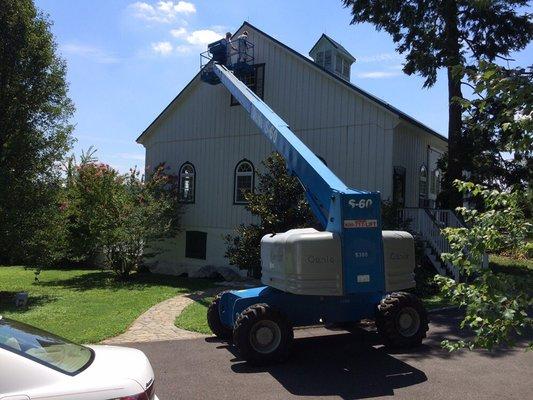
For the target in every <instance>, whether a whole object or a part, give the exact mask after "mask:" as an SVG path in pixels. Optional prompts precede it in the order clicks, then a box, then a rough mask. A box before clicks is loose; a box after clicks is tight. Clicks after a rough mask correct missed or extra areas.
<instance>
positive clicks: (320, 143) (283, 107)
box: [141, 26, 428, 265]
mask: <svg viewBox="0 0 533 400" xmlns="http://www.w3.org/2000/svg"><path fill="white" fill-rule="evenodd" d="M246 29H247V30H248V32H249V36H248V38H249V39H248V40H249V41H251V42H252V43H254V45H255V62H256V63H257V64H260V63H264V64H265V77H264V100H265V102H266V103H267V104H268V105H269V106H270V107H271V108H272V109H273V110H274V111H275V112H276V113H278V114H279V115H280V116H281V117H282V118H283V119H284V120H285V121H286V122H287V123H288V124H289V126H290V127H291V129H292V130H293V131H294V132H295V133H296V134H297V135H298V137H300V139H302V141H303V142H304V143H306V144H307V145H308V146H309V148H310V149H311V150H312V151H313V152H315V154H317V155H319V156H320V157H322V158H323V159H324V160H325V161H326V163H327V165H328V167H329V168H330V169H331V170H332V171H333V172H334V173H335V174H337V175H338V176H339V178H340V179H341V180H343V181H344V182H345V183H346V184H347V185H348V186H350V187H353V188H357V189H364V190H370V191H380V192H381V193H382V198H383V199H390V198H391V197H392V171H393V164H394V163H393V161H394V162H396V159H397V157H396V151H393V148H394V147H395V144H394V141H395V139H394V138H393V136H394V133H395V127H396V126H397V125H398V123H399V121H400V119H399V117H398V116H397V115H396V114H394V113H392V112H391V111H390V110H388V109H386V108H384V107H383V106H381V105H380V104H378V103H376V102H374V101H372V100H371V99H369V98H367V97H365V96H363V95H362V94H360V93H358V92H356V91H355V90H353V89H351V88H349V87H347V86H346V85H345V84H343V83H342V82H339V81H338V80H337V79H335V78H333V77H331V76H330V75H329V74H327V73H326V72H324V71H323V70H321V69H319V68H317V67H315V66H313V65H311V64H310V63H307V62H305V61H303V60H301V59H300V57H298V56H297V55H295V54H293V53H291V52H290V51H288V50H287V49H285V48H283V47H282V46H280V45H279V44H277V43H275V42H273V41H272V40H270V39H269V38H267V37H265V36H264V35H262V34H261V33H259V32H257V31H255V30H253V29H250V27H248V26H247V27H246ZM239 33H240V32H237V35H238V34H239ZM426 136H428V135H427V134H426ZM402 140H403V139H402ZM141 142H142V144H143V145H144V146H145V148H146V165H147V167H148V168H153V167H154V166H155V165H157V164H158V163H160V162H166V163H167V165H169V166H170V167H171V169H172V171H174V172H176V173H177V172H178V169H179V167H180V166H181V165H182V164H183V163H185V162H191V163H192V164H193V165H194V167H195V169H196V189H195V203H194V204H189V205H187V206H186V212H185V214H184V216H183V226H184V229H186V230H188V229H196V230H202V231H206V232H208V234H209V235H210V236H209V237H208V259H207V260H201V261H198V260H186V259H184V250H183V248H182V247H184V244H183V241H184V239H183V237H182V236H183V235H180V237H179V238H177V241H178V247H181V248H180V249H175V248H174V247H172V248H173V254H170V253H169V254H167V255H165V256H164V257H163V256H162V259H163V258H164V259H166V261H165V262H164V263H170V262H171V263H173V264H174V265H178V264H179V265H181V264H192V265H206V264H217V265H218V264H222V263H223V264H226V263H227V261H226V260H225V259H224V257H223V247H222V244H221V243H223V242H222V235H223V234H225V233H229V232H231V231H232V230H233V229H234V228H235V227H237V226H238V225H239V224H241V223H244V224H248V223H250V222H252V221H254V217H253V216H251V215H250V213H249V212H248V211H246V210H245V207H244V206H243V205H235V204H233V191H234V182H233V180H234V169H235V166H236V164H237V163H238V162H239V161H240V160H242V159H247V160H250V161H252V163H253V164H254V166H255V168H256V170H257V169H259V168H261V161H262V160H264V159H265V158H266V157H267V156H268V155H269V154H270V153H271V152H272V151H273V150H274V149H273V147H272V145H271V144H270V142H269V141H268V140H267V139H266V138H264V137H263V135H262V134H261V133H260V132H259V130H258V129H257V128H256V127H255V125H254V124H253V123H252V122H251V120H250V118H249V116H248V114H247V113H246V112H245V111H244V110H243V109H242V108H241V107H240V106H233V107H231V106H230V94H229V92H228V91H227V89H225V88H224V87H223V86H222V85H216V86H212V85H209V84H206V83H203V82H201V81H200V79H199V77H198V76H197V77H196V78H195V79H194V80H193V82H191V84H189V86H188V87H187V88H186V89H185V91H184V92H183V93H182V94H181V95H180V96H179V97H178V98H177V99H176V100H175V101H174V102H173V103H172V104H171V105H170V106H169V108H168V109H167V110H166V111H165V112H164V113H163V114H162V115H161V116H160V117H159V118H158V119H157V120H156V121H155V123H154V124H153V125H152V126H151V127H150V128H149V129H148V130H147V132H146V133H145V134H144V135H143V137H142V140H141ZM398 143H399V142H398ZM424 154H425V153H424ZM398 160H399V161H401V160H400V158H398ZM399 161H398V162H399ZM402 162H403V161H402ZM394 165H396V164H394ZM398 165H399V164H398ZM408 192H409V189H408ZM210 243H211V244H210Z"/></svg>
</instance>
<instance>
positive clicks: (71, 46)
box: [60, 43, 120, 64]
mask: <svg viewBox="0 0 533 400" xmlns="http://www.w3.org/2000/svg"><path fill="white" fill-rule="evenodd" d="M60 50H61V52H62V53H65V54H70V55H74V56H78V57H82V58H86V59H89V60H91V61H93V62H96V63H99V64H116V63H118V62H119V61H120V59H119V58H118V57H116V56H114V55H113V54H110V53H108V52H106V51H105V50H102V49H100V48H99V47H95V46H90V45H85V44H76V43H67V44H64V45H62V46H61V47H60Z"/></svg>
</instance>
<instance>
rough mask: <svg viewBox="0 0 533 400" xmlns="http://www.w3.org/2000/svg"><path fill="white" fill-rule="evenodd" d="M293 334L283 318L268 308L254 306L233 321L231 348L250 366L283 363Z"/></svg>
mask: <svg viewBox="0 0 533 400" xmlns="http://www.w3.org/2000/svg"><path fill="white" fill-rule="evenodd" d="M293 339H294V332H293V330H292V326H291V324H290V323H289V321H288V320H287V318H286V317H285V315H284V314H283V313H282V312H281V311H279V310H278V309H276V308H275V307H271V306H269V305H268V304H264V303H258V304H253V305H251V306H250V307H248V308H247V309H245V310H244V311H243V312H242V313H241V314H240V315H239V316H238V317H237V320H236V321H235V326H234V329H233V344H234V345H235V346H236V347H237V350H238V352H239V355H240V356H241V357H242V358H243V359H244V360H246V361H247V362H249V363H250V364H253V365H265V364H271V363H276V362H281V361H284V360H285V359H286V358H287V357H288V356H289V352H290V348H291V345H292V341H293Z"/></svg>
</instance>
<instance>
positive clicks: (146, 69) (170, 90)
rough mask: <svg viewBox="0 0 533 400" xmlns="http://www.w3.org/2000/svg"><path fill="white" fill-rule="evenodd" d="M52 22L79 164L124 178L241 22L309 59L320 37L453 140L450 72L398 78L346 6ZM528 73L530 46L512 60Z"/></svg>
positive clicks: (107, 4) (249, 5) (232, 1)
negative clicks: (156, 126)
mask: <svg viewBox="0 0 533 400" xmlns="http://www.w3.org/2000/svg"><path fill="white" fill-rule="evenodd" d="M36 5H37V7H38V8H39V9H40V10H42V11H43V12H45V13H47V14H48V15H49V17H50V19H51V20H52V22H53V26H52V31H53V33H54V35H55V37H56V41H57V44H58V50H59V52H60V54H61V56H62V57H63V58H64V59H65V60H66V61H67V66H68V72H67V80H68V82H69V85H70V92H69V94H70V97H71V98H72V100H73V101H74V103H75V105H76V109H77V111H76V113H75V116H74V118H73V121H72V122H73V123H74V124H75V131H74V137H75V138H76V143H75V145H74V149H73V152H74V153H75V154H76V155H79V154H80V153H81V151H83V150H87V149H88V148H89V147H90V146H93V147H94V148H96V149H97V153H96V156H97V157H98V158H99V160H100V161H102V162H105V163H108V164H110V165H111V166H113V167H115V168H117V169H119V170H120V171H122V172H126V171H127V170H128V169H129V168H131V167H134V166H139V167H143V166H144V149H143V147H142V146H141V145H139V144H137V143H136V142H135V139H136V138H137V137H138V136H139V135H140V134H141V133H142V131H143V130H144V129H145V128H146V127H147V126H148V125H149V124H150V123H151V122H152V121H153V120H154V118H155V117H156V116H157V115H158V114H159V113H160V112H161V111H162V110H163V109H164V108H165V107H166V106H167V105H168V103H169V102H170V101H172V99H173V98H174V97H175V96H176V95H177V94H178V93H179V92H180V91H181V89H183V87H185V85H186V84H187V83H188V82H189V81H190V80H191V79H192V78H193V77H194V76H195V74H196V73H197V72H198V69H199V64H200V60H199V54H200V53H201V52H202V51H204V50H205V48H206V46H207V43H210V42H212V41H214V40H216V39H218V38H219V37H220V36H222V35H223V34H224V33H225V32H226V31H230V32H234V31H235V30H236V29H238V28H239V27H240V26H241V24H242V23H243V21H249V22H250V23H252V24H253V25H255V26H257V27H258V28H259V29H261V30H263V31H265V32H266V33H268V34H270V35H271V36H274V37H275V38H276V39H278V40H280V41H281V42H283V43H285V44H286V45H288V46H289V47H291V48H293V49H295V50H296V51H298V52H300V53H302V54H304V55H307V54H308V52H309V50H310V49H311V47H312V46H313V44H314V43H315V42H316V40H317V39H318V38H319V37H320V35H321V34H322V33H326V34H328V35H329V36H331V37H332V38H333V39H335V40H336V41H337V42H339V43H341V44H342V45H343V46H344V47H345V48H346V49H348V51H350V53H351V54H352V55H353V56H354V57H355V58H356V59H357V61H356V62H355V64H354V65H353V66H352V83H354V84H356V85H357V86H359V87H361V88H362V89H364V90H366V91H368V92H370V93H372V94H373V95H375V96H377V97H379V98H381V99H383V100H385V101H387V102H388V103H390V104H392V105H393V106H395V107H397V108H399V109H400V110H402V111H404V112H406V113H407V114H409V115H411V116H412V117H414V118H416V119H418V120H419V121H421V122H422V123H424V124H426V125H428V126H429V127H431V128H433V129H434V130H436V131H437V132H439V133H442V134H444V135H446V131H447V123H448V118H447V94H446V93H447V89H446V88H447V86H446V79H445V78H446V76H445V73H444V71H441V72H440V74H439V79H438V82H437V84H436V85H435V86H433V87H432V88H430V89H424V88H423V87H422V85H423V79H422V78H420V77H417V76H407V75H405V74H404V73H403V72H402V71H401V68H402V62H403V58H402V56H401V55H399V54H398V53H397V52H395V45H394V43H393V41H392V39H391V37H390V36H389V35H388V34H387V33H385V32H377V31H376V30H375V28H374V27H373V26H372V25H369V24H358V25H350V13H349V10H348V9H345V8H343V7H342V4H341V1H340V0H329V1H324V0H306V1H294V0H292V1H287V0H269V1H268V2H267V1H264V0H248V1H242V0H240V1H237V0H228V1H224V0H190V1H184V0H178V1H172V0H168V1H167V0H165V1H152V0H145V1H132V0H129V1H128V0H90V1H89V0H76V1H72V0H36ZM513 57H514V58H515V59H516V62H514V63H513V65H527V64H528V63H531V60H532V59H533V46H529V47H528V48H527V49H526V50H524V51H522V52H520V53H519V54H514V55H513Z"/></svg>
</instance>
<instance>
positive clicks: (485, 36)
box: [343, 0, 533, 205]
mask: <svg viewBox="0 0 533 400" xmlns="http://www.w3.org/2000/svg"><path fill="white" fill-rule="evenodd" d="M343 3H344V5H345V6H346V7H349V8H350V11H351V14H352V21H351V23H352V24H357V23H363V22H368V23H371V24H374V25H375V26H376V28H377V29H378V30H381V29H383V30H385V31H386V32H387V33H389V34H390V35H391V36H392V39H393V40H394V42H395V43H396V44H397V48H396V49H397V51H398V52H399V53H401V54H405V60H406V62H405V64H404V67H403V71H404V72H405V73H406V74H408V75H411V74H415V73H417V74H420V75H421V76H422V77H424V78H425V83H424V87H431V86H433V85H434V84H435V82H436V81H437V72H438V70H439V69H441V68H446V70H447V79H448V105H449V106H448V107H449V108H448V116H449V124H448V160H447V169H446V171H445V174H444V182H443V188H444V190H445V191H446V193H447V194H448V198H447V199H444V200H445V201H446V202H447V203H449V205H458V203H459V196H458V195H457V192H456V191H455V190H452V182H453V181H454V179H461V178H462V171H463V166H464V164H463V163H464V160H465V159H466V158H467V157H465V155H467V154H468V153H465V152H464V151H463V149H464V147H463V144H464V140H463V136H462V109H461V104H460V102H458V101H456V99H462V98H463V93H462V87H461V81H462V79H463V75H462V73H461V70H457V69H455V67H456V66H461V65H466V64H468V63H469V60H472V59H477V60H481V59H484V60H487V61H493V60H495V59H496V58H498V57H506V56H508V55H509V53H510V52H512V51H516V50H520V49H523V48H524V47H525V46H526V45H527V44H528V43H529V42H530V40H531V38H532V37H533V29H532V24H531V21H530V16H531V15H530V14H529V13H528V12H525V11H522V10H523V9H524V8H525V7H527V5H528V1H527V0H491V1H483V0H477V1H476V0H442V1H441V0H406V1H393V0H343Z"/></svg>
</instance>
